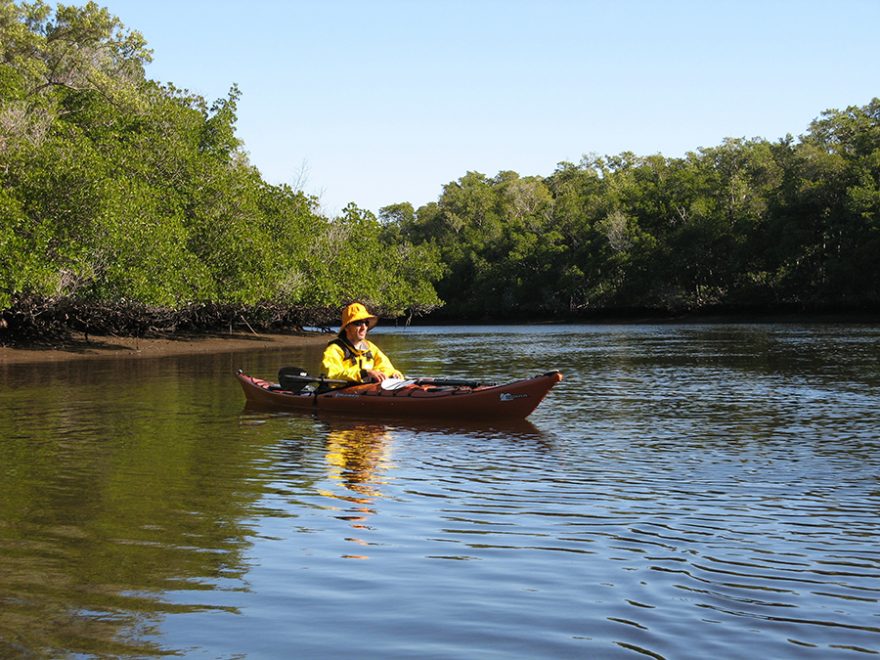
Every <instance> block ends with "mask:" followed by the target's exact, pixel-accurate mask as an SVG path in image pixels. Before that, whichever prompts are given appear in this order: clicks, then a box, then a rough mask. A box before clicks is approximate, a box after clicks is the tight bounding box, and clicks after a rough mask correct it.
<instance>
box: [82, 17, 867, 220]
mask: <svg viewBox="0 0 880 660" xmlns="http://www.w3.org/2000/svg"><path fill="white" fill-rule="evenodd" d="M97 2H98V4H99V5H101V6H104V7H107V8H108V10H109V11H110V13H111V14H113V15H115V16H117V17H118V18H119V19H120V20H121V21H122V23H124V24H125V26H126V27H127V28H129V29H132V30H137V31H139V32H141V33H142V34H143V35H144V37H145V38H146V40H147V42H148V44H149V46H150V48H151V49H152V50H153V62H152V63H150V64H149V65H148V66H147V70H146V72H147V76H148V77H149V78H152V79H154V80H157V81H160V82H163V83H173V84H174V85H175V86H176V87H179V88H184V89H188V90H190V91H191V92H194V93H197V94H200V95H201V96H203V97H205V98H206V99H207V100H208V101H209V102H212V101H214V100H216V99H219V98H224V97H226V95H227V94H228V92H229V89H230V87H231V86H232V85H233V84H237V85H238V86H239V88H240V90H241V94H242V96H241V99H240V101H239V104H238V123H237V135H238V137H239V138H240V139H241V140H242V141H243V142H244V149H245V150H246V151H247V152H248V154H249V158H250V162H251V163H252V164H253V165H254V166H256V167H257V168H258V169H259V170H260V172H261V174H262V176H263V178H264V180H266V181H268V182H270V183H273V184H281V183H286V184H289V185H291V186H293V187H294V188H297V189H301V190H303V191H304V192H306V193H308V194H310V195H316V196H318V197H319V198H320V204H321V209H322V210H323V212H324V213H326V214H327V215H330V216H333V215H336V214H338V213H339V212H340V211H341V210H342V209H343V208H344V207H345V206H346V205H347V204H348V203H350V202H354V203H355V204H357V206H359V207H360V208H362V209H367V210H370V211H373V212H374V213H378V211H379V209H380V208H381V207H383V206H387V205H389V204H396V203H399V202H410V203H411V204H413V206H415V207H416V208H418V207H419V206H421V205H423V204H426V203H428V202H432V201H437V199H438V198H439V196H440V194H441V193H442V190H443V186H444V185H445V184H448V183H451V182H454V181H456V180H458V179H459V178H461V177H462V176H464V175H465V174H466V173H467V172H469V171H477V172H481V173H483V174H485V175H487V176H494V175H496V174H497V173H498V172H500V171H504V170H513V171H515V172H517V173H518V174H520V175H521V176H533V175H537V176H549V175H550V174H552V173H553V172H554V171H555V169H556V167H557V165H558V164H559V163H560V162H564V161H567V162H573V163H577V162H579V161H580V160H581V158H582V157H583V156H584V155H588V154H593V155H598V156H603V155H614V154H619V153H622V152H624V151H631V152H634V153H636V154H637V155H641V156H647V155H652V154H657V153H660V154H662V155H664V156H666V157H677V156H682V155H684V154H685V153H687V152H688V151H696V150H698V149H699V148H701V147H713V146H717V145H719V144H721V143H722V142H723V140H724V139H725V138H728V137H732V138H765V139H769V140H777V139H780V138H783V137H784V136H786V135H788V134H791V135H793V136H794V137H797V136H799V135H802V134H804V133H806V132H807V131H808V129H809V125H810V122H811V121H813V120H814V119H816V118H818V117H819V116H820V115H821V113H822V112H823V111H825V110H828V109H841V110H842V109H844V108H847V107H849V106H853V105H855V106H863V105H866V104H867V103H868V102H870V100H871V99H872V98H874V97H877V96H880V66H878V62H880V56H878V52H880V51H878V48H877V35H878V26H880V0H653V1H651V0H580V1H578V0H97ZM64 4H84V2H78V1H76V2H67V3H64Z"/></svg>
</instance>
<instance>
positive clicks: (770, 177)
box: [385, 99, 880, 317]
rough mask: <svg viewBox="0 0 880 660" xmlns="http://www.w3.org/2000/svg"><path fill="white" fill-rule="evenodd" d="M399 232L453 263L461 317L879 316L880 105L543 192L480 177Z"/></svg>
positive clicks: (591, 164) (550, 181)
mask: <svg viewBox="0 0 880 660" xmlns="http://www.w3.org/2000/svg"><path fill="white" fill-rule="evenodd" d="M385 219H386V221H387V222H389V223H391V224H393V225H394V228H393V230H392V229H389V231H393V232H395V235H396V236H399V237H400V239H401V240H410V241H412V242H413V243H414V244H415V245H425V246H432V247H435V248H436V249H438V250H439V252H440V255H441V260H442V262H443V267H444V273H445V274H444V275H443V278H442V279H441V280H440V281H439V282H438V283H437V289H438V291H439V293H440V295H441V297H442V298H444V299H445V300H446V303H447V304H446V306H445V308H444V313H447V314H450V315H453V316H464V317H482V316H491V317H514V316H535V315H560V314H561V315H565V314H569V313H573V312H574V313H577V312H581V311H584V310H600V309H606V310H607V309H613V308H635V307H638V308H655V309H660V310H675V309H699V308H703V307H706V306H710V305H733V306H736V305H740V306H742V305H765V306H766V305H779V304H789V305H800V306H828V305H833V306H851V307H852V306H858V305H873V306H877V305H878V304H880V100H878V99H874V100H873V101H871V103H869V104H868V105H867V106H865V107H863V108H856V107H852V108H848V109H847V110H845V111H842V112H839V111H829V112H826V113H824V114H823V116H822V118H821V119H819V120H817V121H815V122H814V123H813V124H812V125H811V126H810V131H809V132H808V133H807V134H806V135H804V136H802V137H801V139H800V141H799V142H795V141H794V140H793V139H792V138H790V137H786V138H784V139H783V140H780V141H779V142H777V143H771V142H768V141H766V140H762V139H752V140H744V139H728V140H725V141H724V142H723V143H722V144H721V145H719V146H717V147H711V148H706V149H700V150H699V151H697V152H692V153H688V154H687V155H685V156H684V157H682V158H664V157H663V156H661V155H653V156H647V157H640V156H637V155H636V154H633V153H622V154H619V155H616V156H607V157H604V158H599V157H595V156H587V157H585V158H584V159H583V160H582V161H581V162H580V163H579V164H573V163H560V164H559V166H558V168H557V170H556V171H555V172H554V173H553V174H551V175H550V176H548V177H546V178H543V179H542V178H539V177H520V176H519V175H517V174H516V173H515V172H500V173H499V174H498V175H497V176H495V177H491V178H490V177H487V176H485V175H483V174H480V173H476V172H468V173H467V174H466V175H465V176H463V177H462V178H461V179H459V180H458V181H455V182H452V183H449V184H447V185H446V186H445V187H444V188H443V194H442V195H441V196H440V198H439V200H438V201H437V202H432V203H430V204H427V205H425V206H423V207H421V208H419V209H417V210H416V211H415V212H414V213H413V212H412V210H411V209H407V208H406V207H405V206H404V205H396V206H395V207H389V209H388V211H387V213H386V215H385Z"/></svg>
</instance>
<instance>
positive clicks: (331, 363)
mask: <svg viewBox="0 0 880 660" xmlns="http://www.w3.org/2000/svg"><path fill="white" fill-rule="evenodd" d="M378 322H379V319H378V318H377V317H375V316H373V315H372V314H370V312H368V311H367V308H366V307H364V306H363V305H362V304H360V303H352V304H351V305H349V306H348V307H346V308H345V309H343V310H342V323H341V325H340V327H339V336H338V337H337V338H336V339H334V340H333V341H331V342H330V343H329V344H327V348H325V349H324V359H323V361H322V365H323V367H324V375H325V376H326V377H327V378H331V379H339V380H348V381H351V382H354V383H381V382H382V381H383V380H385V379H386V378H403V374H402V373H400V372H399V371H398V370H397V369H395V368H394V365H393V364H391V360H389V359H388V356H387V355H385V354H384V353H383V352H382V351H381V350H379V347H378V346H376V344H374V343H373V342H371V341H370V340H368V339H367V332H368V331H369V330H370V328H372V327H373V326H375V325H376V323H378Z"/></svg>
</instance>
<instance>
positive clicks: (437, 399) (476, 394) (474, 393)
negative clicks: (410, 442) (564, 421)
mask: <svg viewBox="0 0 880 660" xmlns="http://www.w3.org/2000/svg"><path fill="white" fill-rule="evenodd" d="M236 378H238V382H239V383H240V384H241V387H242V390H244V395H245V399H246V400H247V403H248V404H249V405H252V406H257V407H260V408H268V409H272V410H298V411H302V412H309V411H312V412H330V413H341V414H348V415H358V416H363V417H388V418H407V417H419V418H435V419H437V418H444V419H456V420H457V419H468V420H475V419H493V420H500V419H525V418H526V417H528V416H529V415H530V414H532V412H533V411H534V410H535V408H537V407H538V404H540V403H541V401H542V400H543V399H544V397H545V396H547V393H548V392H549V391H550V389H551V388H552V387H553V386H554V385H556V383H558V382H559V381H561V380H562V374H561V373H560V372H558V371H551V372H548V373H546V374H541V375H539V376H533V377H531V378H524V379H522V380H516V381H512V382H510V383H505V384H503V385H477V386H476V387H470V386H446V387H444V386H435V385H432V384H430V383H427V384H414V385H409V386H407V387H403V388H400V389H396V390H383V389H382V388H381V387H380V386H379V385H378V384H366V385H352V386H348V387H344V388H341V389H337V390H330V391H329V392H323V393H321V394H314V393H294V392H289V391H286V390H282V389H280V388H279V387H278V386H277V385H275V384H273V383H271V382H269V381H266V380H263V379H261V378H255V377H253V376H248V375H247V374H244V373H242V372H239V373H237V374H236Z"/></svg>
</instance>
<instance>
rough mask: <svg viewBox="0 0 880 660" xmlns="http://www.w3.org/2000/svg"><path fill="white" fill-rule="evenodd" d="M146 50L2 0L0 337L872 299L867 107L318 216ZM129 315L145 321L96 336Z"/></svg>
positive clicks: (878, 114) (876, 177)
mask: <svg viewBox="0 0 880 660" xmlns="http://www.w3.org/2000/svg"><path fill="white" fill-rule="evenodd" d="M150 59H151V51H150V50H149V48H148V47H147V44H146V42H145V40H144V38H143V37H142V36H141V35H140V34H139V33H138V32H137V31H134V30H129V29H127V28H126V27H125V26H124V25H122V24H121V23H120V21H119V20H118V19H117V18H115V17H113V16H112V15H111V14H110V13H109V12H108V11H107V10H106V9H104V8H101V7H99V6H98V5H97V4H95V3H94V2H89V3H88V4H86V5H84V6H82V7H72V6H64V5H58V6H57V8H56V9H55V10H54V11H53V10H52V9H50V8H49V6H48V5H46V4H45V3H44V2H43V1H42V0H37V1H36V2H33V3H24V2H15V1H14V0H0V332H2V331H3V330H4V328H6V331H7V332H11V331H13V330H15V329H16V328H18V330H19V331H21V332H27V329H28V328H31V329H32V330H33V331H34V332H35V333H38V332H40V331H41V328H40V326H39V323H38V322H37V321H36V318H37V316H41V315H42V318H53V319H55V320H56V322H57V325H58V327H62V328H63V327H67V326H71V327H72V326H77V325H79V326H85V327H87V328H91V329H93V330H98V331H100V330H102V329H103V330H114V331H123V332H125V331H129V332H141V331H144V330H146V329H149V327H153V326H155V325H157V324H158V323H159V321H158V320H157V319H158V317H162V318H164V319H166V321H165V322H164V325H165V327H167V328H171V329H174V328H179V327H189V326H192V327H199V326H201V327H204V326H210V325H212V324H218V323H229V322H232V320H234V319H238V318H242V317H246V318H247V319H248V320H250V321H251V322H253V323H255V324H264V325H272V324H276V325H277V324H279V323H281V324H291V323H293V324H297V323H301V324H305V323H316V322H325V321H326V322H329V321H331V320H333V319H335V318H336V316H337V313H336V310H337V309H338V308H339V307H340V306H341V305H343V304H346V303H347V302H350V301H352V300H355V299H358V300H361V301H364V302H366V303H367V304H369V305H371V306H373V307H375V308H376V309H377V310H378V311H379V312H380V313H383V314H387V315H395V316H396V315H401V314H406V313H409V314H413V313H416V314H418V313H426V312H430V311H432V310H436V309H438V308H439V307H441V306H442V305H445V306H444V307H443V309H442V310H441V312H442V313H443V314H445V315H447V316H450V317H456V318H511V317H520V318H522V317H537V316H541V317H548V316H551V317H560V316H571V315H579V314H583V313H585V312H591V311H596V310H621V309H629V308H639V309H656V310H681V309H689V310H698V309H704V308H707V307H712V306H719V305H722V306H730V307H734V308H736V307H744V306H755V305H760V306H765V307H773V306H779V305H795V306H799V307H803V308H811V307H812V308H816V307H849V308H864V307H872V308H876V307H877V306H878V305H880V99H873V100H871V101H870V102H869V103H868V104H867V105H865V106H863V107H856V106H853V107H849V108H846V109H845V110H828V111H825V112H823V113H822V114H821V116H820V117H819V118H818V119H816V120H815V121H814V122H813V123H812V124H811V125H810V126H809V128H808V131H807V132H806V134H804V135H802V136H800V137H799V138H797V139H795V138H793V137H791V136H785V137H784V138H781V139H778V140H776V141H768V140H766V139H763V138H752V139H745V138H738V139H727V140H725V141H724V142H723V143H722V144H720V145H718V146H714V147H707V148H700V149H697V150H695V151H692V152H689V153H687V154H685V155H684V156H682V157H676V158H668V157H664V156H662V155H660V154H654V155H648V156H639V155H637V154H633V153H628V152H625V153H621V154H617V155H613V156H601V157H600V156H596V155H588V156H585V157H584V158H582V160H581V161H580V162H579V163H569V162H563V163H559V165H558V166H557V168H556V170H555V171H554V172H552V173H550V174H549V175H547V176H537V175H530V176H521V175H519V174H518V173H516V172H512V171H502V172H499V173H497V174H496V175H494V176H487V175H485V174H482V173H479V172H473V171H472V172H466V173H465V174H464V175H463V176H461V177H460V178H459V179H458V180H456V181H452V182H449V183H447V184H446V185H445V186H443V188H442V193H441V195H440V196H439V198H438V199H437V201H435V202H431V203H429V204H426V205H424V206H422V207H420V208H418V209H415V208H413V206H412V205H411V204H410V203H408V202H405V201H404V202H400V203H397V204H392V205H389V206H387V207H385V208H383V209H381V211H380V212H379V217H376V216H374V215H373V213H371V212H369V211H366V210H363V209H360V208H358V207H357V205H356V204H354V203H352V204H350V205H349V206H348V207H346V208H345V209H344V211H343V212H342V213H341V214H340V215H339V216H338V217H333V218H329V217H326V216H324V215H323V214H322V213H321V211H320V206H319V200H318V199H316V198H314V197H311V196H308V195H306V194H304V193H303V192H302V191H300V190H296V189H293V188H292V187H290V186H287V185H270V184H269V183H267V182H266V181H265V180H264V179H263V178H262V176H261V174H260V172H259V170H258V169H257V168H256V167H254V166H253V165H252V164H251V163H250V162H249V160H248V157H247V154H246V151H245V149H244V145H243V144H242V143H241V141H240V139H239V138H238V137H237V135H236V109H237V103H238V100H239V99H240V97H241V92H240V90H239V89H238V88H237V86H236V85H235V84H231V85H230V89H229V93H228V95H227V96H226V97H225V98H221V99H217V100H215V101H213V102H208V101H207V100H205V99H204V98H202V97H200V96H198V95H195V94H192V93H190V92H188V91H187V90H183V89H178V88H176V87H174V86H173V85H172V84H160V83H158V82H155V81H153V80H150V79H149V78H147V76H146V74H145V66H146V65H147V64H148V63H149V62H150ZM127 311H128V316H129V318H131V317H132V315H133V314H132V313H131V312H132V311H134V312H135V314H134V316H137V313H143V314H144V315H145V318H146V319H147V320H144V321H137V322H134V323H133V324H129V325H128V326H126V325H125V324H124V323H123V322H121V321H120V322H119V323H117V324H116V325H115V326H114V325H112V323H110V320H111V319H117V321H118V320H119V319H122V318H124V317H125V316H126V313H127ZM43 329H45V327H43Z"/></svg>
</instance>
